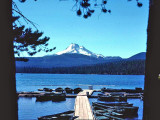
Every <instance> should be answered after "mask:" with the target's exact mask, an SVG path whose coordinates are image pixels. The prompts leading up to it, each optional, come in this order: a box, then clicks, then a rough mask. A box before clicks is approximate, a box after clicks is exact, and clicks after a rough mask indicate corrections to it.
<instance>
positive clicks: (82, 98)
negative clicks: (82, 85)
mask: <svg viewBox="0 0 160 120" xmlns="http://www.w3.org/2000/svg"><path fill="white" fill-rule="evenodd" d="M93 91H94V90H83V91H82V92H80V93H79V94H78V95H77V97H76V100H75V106H74V109H75V113H74V116H78V118H76V120H94V115H93V112H92V109H91V106H90V103H89V100H88V97H87V92H88V93H89V95H92V93H93Z"/></svg>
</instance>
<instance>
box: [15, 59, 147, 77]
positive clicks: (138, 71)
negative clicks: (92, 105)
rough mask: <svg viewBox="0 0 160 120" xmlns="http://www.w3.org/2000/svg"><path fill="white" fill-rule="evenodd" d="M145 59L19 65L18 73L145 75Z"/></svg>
mask: <svg viewBox="0 0 160 120" xmlns="http://www.w3.org/2000/svg"><path fill="white" fill-rule="evenodd" d="M144 70H145V60H132V61H131V60H130V61H128V60H121V61H117V62H109V63H103V64H96V65H90V66H77V67H54V68H38V67H17V68H16V72H17V73H54V74H111V75H143V74H144V73H145V71H144Z"/></svg>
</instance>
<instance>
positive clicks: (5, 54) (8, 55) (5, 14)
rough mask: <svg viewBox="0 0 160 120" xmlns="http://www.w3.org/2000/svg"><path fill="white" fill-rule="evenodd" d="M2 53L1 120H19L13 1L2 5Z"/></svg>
mask: <svg viewBox="0 0 160 120" xmlns="http://www.w3.org/2000/svg"><path fill="white" fill-rule="evenodd" d="M0 15H1V18H0V20H1V22H0V23H1V25H0V26H1V27H0V30H1V32H0V40H1V42H0V45H1V46H0V51H1V54H0V55H1V62H0V64H1V67H0V69H1V72H0V74H1V75H0V89H1V94H0V95H1V97H0V100H1V102H0V103H1V106H0V110H1V116H0V119H1V120H17V119H18V114H17V111H18V109H17V96H16V85H15V62H14V52H13V37H12V21H11V18H12V0H3V3H1V4H0Z"/></svg>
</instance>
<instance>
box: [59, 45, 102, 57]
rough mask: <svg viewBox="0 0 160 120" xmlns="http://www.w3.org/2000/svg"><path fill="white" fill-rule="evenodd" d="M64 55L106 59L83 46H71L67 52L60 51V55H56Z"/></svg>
mask: <svg viewBox="0 0 160 120" xmlns="http://www.w3.org/2000/svg"><path fill="white" fill-rule="evenodd" d="M62 54H82V55H87V56H91V57H96V58H100V57H102V58H104V56H103V55H101V54H95V53H93V52H91V51H89V50H88V49H86V48H85V47H83V46H79V45H78V44H74V43H72V44H70V45H69V47H67V48H66V49H65V50H63V51H60V52H58V53H56V55H62Z"/></svg>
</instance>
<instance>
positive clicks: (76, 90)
mask: <svg viewBox="0 0 160 120" xmlns="http://www.w3.org/2000/svg"><path fill="white" fill-rule="evenodd" d="M81 91H82V88H75V89H74V94H78V93H79V92H81Z"/></svg>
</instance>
